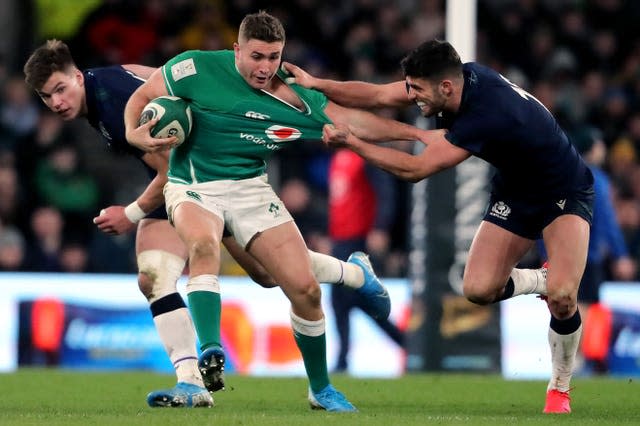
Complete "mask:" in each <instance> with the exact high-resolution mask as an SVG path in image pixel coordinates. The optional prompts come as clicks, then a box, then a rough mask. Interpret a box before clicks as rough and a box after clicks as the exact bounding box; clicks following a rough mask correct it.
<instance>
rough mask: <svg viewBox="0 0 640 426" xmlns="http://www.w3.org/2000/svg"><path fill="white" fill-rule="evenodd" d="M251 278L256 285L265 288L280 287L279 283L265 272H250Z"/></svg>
mask: <svg viewBox="0 0 640 426" xmlns="http://www.w3.org/2000/svg"><path fill="white" fill-rule="evenodd" d="M249 278H251V279H252V280H253V282H255V283H256V284H258V285H259V286H261V287H264V288H273V287H278V283H277V282H276V281H275V280H274V279H273V277H272V276H271V275H269V273H268V272H267V271H265V270H262V271H253V272H250V273H249Z"/></svg>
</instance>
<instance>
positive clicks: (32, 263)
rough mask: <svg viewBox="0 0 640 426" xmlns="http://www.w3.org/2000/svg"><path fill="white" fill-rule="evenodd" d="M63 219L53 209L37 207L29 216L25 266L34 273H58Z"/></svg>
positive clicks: (62, 236) (59, 269)
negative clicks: (29, 223)
mask: <svg viewBox="0 0 640 426" xmlns="http://www.w3.org/2000/svg"><path fill="white" fill-rule="evenodd" d="M63 229H64V219H63V218H62V214H61V213H60V211H59V210H57V209H56V208H54V207H38V208H36V209H35V210H34V212H33V214H32V215H31V229H30V231H31V232H30V233H31V235H30V238H29V240H30V241H29V245H28V251H27V266H28V268H29V270H31V271H34V272H60V271H61V270H62V265H61V264H60V251H61V249H62V243H63V239H64V235H63Z"/></svg>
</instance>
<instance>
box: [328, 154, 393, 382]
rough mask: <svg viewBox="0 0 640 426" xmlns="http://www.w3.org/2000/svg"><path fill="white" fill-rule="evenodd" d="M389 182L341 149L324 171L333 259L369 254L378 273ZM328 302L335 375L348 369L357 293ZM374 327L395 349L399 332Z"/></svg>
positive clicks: (346, 291)
mask: <svg viewBox="0 0 640 426" xmlns="http://www.w3.org/2000/svg"><path fill="white" fill-rule="evenodd" d="M394 183H395V180H394V178H393V177H392V176H391V175H389V174H388V173H386V172H384V171H382V170H380V169H377V168H375V167H373V166H371V165H370V164H367V163H366V162H365V161H364V159H362V158H361V157H360V156H358V155H357V154H355V153H354V152H352V151H350V150H347V149H341V150H338V151H337V152H336V153H335V154H334V155H333V157H332V159H331V163H330V167H329V235H330V237H331V243H332V255H333V256H334V257H336V258H338V259H340V260H347V258H348V257H349V255H350V254H351V253H353V252H355V251H365V252H367V253H368V254H369V256H370V259H371V261H372V264H373V265H374V269H376V270H378V271H380V265H381V264H383V262H384V260H385V258H386V256H387V254H388V251H389V244H390V241H391V236H390V234H389V232H390V230H391V226H392V221H393V217H394V213H395V212H394V207H395V203H396V200H395V192H394ZM331 303H332V305H333V312H334V316H335V320H336V327H337V331H338V336H339V338H340V350H339V352H338V361H337V364H336V367H335V370H336V371H346V370H347V368H348V355H349V340H350V329H351V325H350V314H351V310H352V309H353V308H360V309H362V307H361V305H360V300H359V298H358V296H357V294H356V293H355V292H354V291H353V290H352V289H351V288H348V287H343V286H333V287H332V288H331ZM376 323H377V324H378V326H379V327H380V328H381V329H382V330H383V331H384V332H385V333H386V334H387V335H388V336H389V337H390V338H391V339H392V340H393V341H394V342H396V344H398V345H399V346H401V347H402V346H403V340H404V337H403V334H402V332H401V331H400V330H399V329H398V328H397V327H396V326H395V324H393V323H392V322H390V321H389V320H388V319H384V320H376Z"/></svg>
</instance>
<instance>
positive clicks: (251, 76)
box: [233, 39, 284, 89]
mask: <svg viewBox="0 0 640 426" xmlns="http://www.w3.org/2000/svg"><path fill="white" fill-rule="evenodd" d="M282 49H284V43H282V42H280V41H276V42H273V43H267V42H266V41H262V40H256V39H250V40H244V41H243V40H241V41H239V42H238V43H235V44H234V45H233V50H234V52H235V60H236V67H237V68H238V71H239V72H240V75H242V77H243V78H244V79H245V80H246V82H247V83H248V84H249V86H251V87H253V88H254V89H267V88H268V87H269V84H270V83H271V79H272V78H273V76H274V75H275V74H276V72H277V71H278V67H279V66H280V60H281V59H282Z"/></svg>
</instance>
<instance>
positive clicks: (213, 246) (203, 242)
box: [189, 238, 220, 261]
mask: <svg viewBox="0 0 640 426" xmlns="http://www.w3.org/2000/svg"><path fill="white" fill-rule="evenodd" d="M219 248H220V242H218V241H215V240H214V239H213V238H202V239H198V240H195V241H192V242H191V243H190V244H189V258H190V259H191V261H193V260H197V259H209V258H212V257H216V256H218V252H219Z"/></svg>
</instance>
